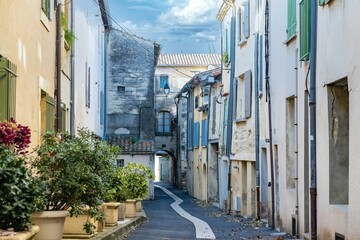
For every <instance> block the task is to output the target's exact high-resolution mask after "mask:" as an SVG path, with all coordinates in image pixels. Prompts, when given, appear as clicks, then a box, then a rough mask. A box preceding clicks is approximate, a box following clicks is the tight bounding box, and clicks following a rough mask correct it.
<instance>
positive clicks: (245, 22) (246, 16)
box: [244, 1, 250, 38]
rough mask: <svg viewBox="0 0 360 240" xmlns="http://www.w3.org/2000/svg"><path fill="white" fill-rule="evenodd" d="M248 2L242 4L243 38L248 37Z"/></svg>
mask: <svg viewBox="0 0 360 240" xmlns="http://www.w3.org/2000/svg"><path fill="white" fill-rule="evenodd" d="M249 6H250V5H249V1H245V2H244V37H245V38H248V37H249V36H250V7H249Z"/></svg>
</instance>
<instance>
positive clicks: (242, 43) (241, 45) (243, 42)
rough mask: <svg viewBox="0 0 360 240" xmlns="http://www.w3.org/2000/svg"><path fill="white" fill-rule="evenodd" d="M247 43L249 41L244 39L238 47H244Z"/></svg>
mask: <svg viewBox="0 0 360 240" xmlns="http://www.w3.org/2000/svg"><path fill="white" fill-rule="evenodd" d="M246 43H247V39H243V40H241V41H240V42H239V43H238V46H240V47H243V46H244V45H245V44H246Z"/></svg>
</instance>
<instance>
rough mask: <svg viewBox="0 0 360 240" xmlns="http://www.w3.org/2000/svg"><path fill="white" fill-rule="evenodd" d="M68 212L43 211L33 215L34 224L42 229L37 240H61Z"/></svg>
mask: <svg viewBox="0 0 360 240" xmlns="http://www.w3.org/2000/svg"><path fill="white" fill-rule="evenodd" d="M68 214H69V213H68V211H43V212H37V213H33V214H32V216H31V218H32V221H33V223H34V224H36V225H38V226H39V227H40V231H39V232H38V234H37V235H36V238H35V239H36V240H61V239H62V235H63V231H64V222H65V218H66V216H67V215H68Z"/></svg>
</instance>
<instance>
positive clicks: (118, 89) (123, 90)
mask: <svg viewBox="0 0 360 240" xmlns="http://www.w3.org/2000/svg"><path fill="white" fill-rule="evenodd" d="M117 91H118V92H125V87H124V86H117Z"/></svg>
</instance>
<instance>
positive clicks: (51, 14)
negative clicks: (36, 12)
mask: <svg viewBox="0 0 360 240" xmlns="http://www.w3.org/2000/svg"><path fill="white" fill-rule="evenodd" d="M55 2H56V3H55V4H57V1H55ZM53 4H54V3H53V0H49V8H50V9H49V19H50V20H52V18H53V12H54V9H55V8H54V6H53Z"/></svg>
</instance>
